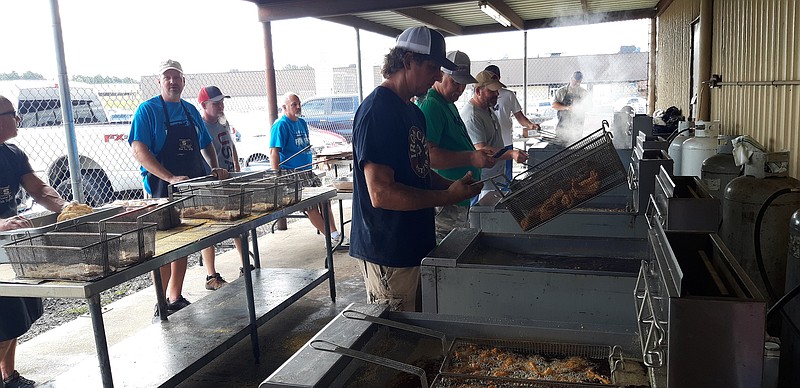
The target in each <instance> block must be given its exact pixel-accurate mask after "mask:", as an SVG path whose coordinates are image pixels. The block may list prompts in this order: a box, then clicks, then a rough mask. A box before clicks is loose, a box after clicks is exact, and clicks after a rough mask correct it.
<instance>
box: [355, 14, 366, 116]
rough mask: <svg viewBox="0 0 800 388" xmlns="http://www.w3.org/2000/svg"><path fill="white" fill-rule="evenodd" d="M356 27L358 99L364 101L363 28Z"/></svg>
mask: <svg viewBox="0 0 800 388" xmlns="http://www.w3.org/2000/svg"><path fill="white" fill-rule="evenodd" d="M355 29H356V73H357V74H358V78H357V81H358V101H359V102H360V101H364V79H363V76H364V69H362V68H361V30H360V29H359V28H358V27H355Z"/></svg>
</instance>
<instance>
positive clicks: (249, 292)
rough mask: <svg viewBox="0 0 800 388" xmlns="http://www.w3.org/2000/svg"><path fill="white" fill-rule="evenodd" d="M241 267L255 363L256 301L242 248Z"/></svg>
mask: <svg viewBox="0 0 800 388" xmlns="http://www.w3.org/2000/svg"><path fill="white" fill-rule="evenodd" d="M242 246H243V247H246V246H248V242H247V232H244V233H242ZM241 258H242V268H243V269H244V288H245V296H246V297H247V313H248V315H249V317H250V342H251V345H252V346H253V358H255V360H256V364H258V363H259V362H261V349H259V347H258V326H257V323H256V303H255V298H254V297H253V278H252V277H251V276H252V271H251V270H250V255H249V254H248V253H247V252H245V250H244V249H242V256H241Z"/></svg>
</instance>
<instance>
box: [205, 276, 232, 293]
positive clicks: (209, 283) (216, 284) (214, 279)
mask: <svg viewBox="0 0 800 388" xmlns="http://www.w3.org/2000/svg"><path fill="white" fill-rule="evenodd" d="M226 284H228V282H226V281H225V279H223V278H222V275H220V274H219V272H217V273H215V274H214V276H206V290H210V291H215V290H219V289H220V288H222V287H223V286H225V285H226Z"/></svg>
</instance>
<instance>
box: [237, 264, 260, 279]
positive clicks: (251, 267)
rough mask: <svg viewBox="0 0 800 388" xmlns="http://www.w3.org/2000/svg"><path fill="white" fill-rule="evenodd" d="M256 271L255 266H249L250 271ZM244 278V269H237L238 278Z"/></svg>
mask: <svg viewBox="0 0 800 388" xmlns="http://www.w3.org/2000/svg"><path fill="white" fill-rule="evenodd" d="M254 269H256V266H254V265H252V264H250V271H252V270H254ZM242 276H244V267H239V277H242Z"/></svg>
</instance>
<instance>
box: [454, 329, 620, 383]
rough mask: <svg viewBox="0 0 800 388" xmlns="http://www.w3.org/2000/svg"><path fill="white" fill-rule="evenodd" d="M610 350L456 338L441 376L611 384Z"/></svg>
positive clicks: (603, 346) (600, 346) (577, 345)
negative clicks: (443, 374) (453, 375)
mask: <svg viewBox="0 0 800 388" xmlns="http://www.w3.org/2000/svg"><path fill="white" fill-rule="evenodd" d="M611 355H612V347H611V346H605V345H581V344H568V343H548V342H531V341H509V340H495V339H470V338H457V339H455V340H454V341H453V343H452V344H451V346H450V350H449V351H448V353H447V356H446V357H445V359H444V362H443V363H442V369H441V373H447V374H459V375H470V376H472V377H482V376H489V377H501V378H505V379H517V380H547V381H558V382H564V383H578V384H589V385H593V384H600V385H610V384H612V376H613V370H612V367H613V363H612V360H611Z"/></svg>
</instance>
